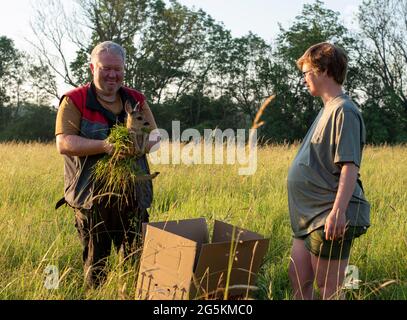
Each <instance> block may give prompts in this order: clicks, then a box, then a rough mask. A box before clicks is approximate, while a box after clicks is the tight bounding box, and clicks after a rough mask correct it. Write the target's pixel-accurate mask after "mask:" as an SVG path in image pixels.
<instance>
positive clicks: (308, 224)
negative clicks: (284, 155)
mask: <svg viewBox="0 0 407 320" xmlns="http://www.w3.org/2000/svg"><path fill="white" fill-rule="evenodd" d="M365 141H366V132H365V125H364V122H363V118H362V115H361V113H360V112H359V110H358V109H357V107H356V106H355V105H354V104H353V102H352V101H351V100H350V98H349V97H348V96H347V95H346V94H342V95H340V96H337V97H335V98H334V99H332V100H331V101H329V102H328V103H327V104H326V105H325V106H324V108H323V109H322V110H321V111H320V112H319V114H318V116H317V118H316V119H315V121H314V123H313V124H312V126H311V128H310V129H309V131H308V133H307V135H306V136H305V138H304V141H303V143H302V144H301V146H300V149H299V151H298V154H297V155H296V157H295V159H294V160H293V162H292V164H291V167H290V169H289V172H288V178H287V187H288V206H289V211H290V219H291V226H292V229H293V232H294V236H295V237H301V236H304V235H306V234H308V233H310V232H312V231H313V230H315V229H317V228H319V227H321V226H323V225H324V224H325V220H326V217H327V215H328V214H329V213H330V211H331V210H332V207H333V204H334V202H335V198H336V193H337V191H338V186H339V177H340V173H341V167H342V164H343V163H349V162H351V163H354V164H355V165H356V166H358V167H359V168H360V165H361V160H362V150H363V146H364V144H365ZM346 218H347V220H348V221H349V224H350V225H352V226H369V225H370V205H369V203H368V202H367V200H366V198H365V195H364V192H363V187H362V182H361V180H360V175H359V177H358V181H357V183H356V186H355V190H354V192H353V195H352V198H351V200H350V202H349V206H348V208H347V211H346Z"/></svg>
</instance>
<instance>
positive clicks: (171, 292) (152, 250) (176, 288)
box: [136, 225, 197, 300]
mask: <svg viewBox="0 0 407 320" xmlns="http://www.w3.org/2000/svg"><path fill="white" fill-rule="evenodd" d="M196 252H197V242H195V241H192V240H189V239H186V238H184V237H181V236H179V235H176V234H174V233H171V232H167V231H165V230H161V229H159V228H156V227H154V226H151V225H147V226H146V234H145V239H144V248H143V253H142V256H141V260H140V270H139V277H138V280H137V288H136V294H137V296H138V298H139V299H150V300H183V299H188V292H189V288H190V283H191V279H192V275H193V266H194V261H195V256H196Z"/></svg>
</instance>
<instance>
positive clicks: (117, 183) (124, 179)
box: [93, 125, 158, 203]
mask: <svg viewBox="0 0 407 320" xmlns="http://www.w3.org/2000/svg"><path fill="white" fill-rule="evenodd" d="M107 141H108V142H109V143H111V144H112V145H113V146H114V149H113V153H112V154H111V155H106V156H104V157H103V158H101V159H100V160H98V161H97V163H96V165H95V166H94V170H93V174H94V177H95V179H96V181H97V185H98V188H99V196H102V195H103V196H109V201H110V199H111V197H112V196H114V197H115V198H117V199H118V200H121V201H120V202H121V203H122V201H123V200H124V201H125V202H126V203H128V200H129V199H127V196H128V195H130V194H131V193H132V191H133V188H134V186H135V184H136V183H138V182H140V181H146V180H151V179H154V178H155V177H156V176H157V175H158V173H154V174H146V173H145V172H144V171H143V170H142V169H141V167H140V166H139V165H138V161H137V160H138V159H139V156H140V155H138V157H136V156H134V144H133V140H132V138H131V134H130V132H129V130H128V129H127V127H125V126H123V125H116V126H114V127H113V128H112V129H111V131H110V135H109V137H108V138H107Z"/></svg>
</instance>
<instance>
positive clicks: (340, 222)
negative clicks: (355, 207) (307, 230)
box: [324, 209, 347, 240]
mask: <svg viewBox="0 0 407 320" xmlns="http://www.w3.org/2000/svg"><path fill="white" fill-rule="evenodd" d="M346 228H347V221H346V214H345V212H344V211H342V212H341V211H340V210H339V209H333V210H332V211H331V212H330V213H329V215H328V217H327V218H326V221H325V228H324V231H325V240H338V239H340V238H342V237H343V235H344V234H345V231H346Z"/></svg>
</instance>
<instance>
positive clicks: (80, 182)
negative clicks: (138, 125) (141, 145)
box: [61, 83, 153, 209]
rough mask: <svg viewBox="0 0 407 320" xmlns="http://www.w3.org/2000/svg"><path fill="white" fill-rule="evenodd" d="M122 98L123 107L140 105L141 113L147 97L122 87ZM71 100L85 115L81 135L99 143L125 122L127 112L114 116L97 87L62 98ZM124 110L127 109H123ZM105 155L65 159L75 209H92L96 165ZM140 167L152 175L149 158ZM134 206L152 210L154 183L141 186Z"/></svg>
mask: <svg viewBox="0 0 407 320" xmlns="http://www.w3.org/2000/svg"><path fill="white" fill-rule="evenodd" d="M119 94H120V97H121V100H122V102H123V104H124V103H125V101H127V100H130V102H131V104H132V105H133V106H135V105H138V108H139V110H142V106H143V104H144V102H145V100H146V98H145V96H144V95H143V94H142V93H140V92H138V91H136V90H134V89H130V88H126V87H122V88H120V90H119ZM65 96H67V97H69V98H70V99H71V100H72V101H73V103H74V104H75V106H76V107H77V108H78V110H79V111H80V113H81V124H80V133H79V135H80V136H82V137H84V138H88V139H96V140H104V139H106V138H107V137H108V135H109V133H110V129H111V128H112V127H113V126H114V125H115V124H122V123H124V121H125V117H126V112H125V111H124V110H123V111H122V112H121V113H120V114H119V115H114V114H113V113H111V112H110V111H108V110H107V109H105V108H103V107H102V105H101V104H100V103H99V101H98V100H97V99H96V90H95V87H94V84H93V83H89V84H87V85H85V86H82V87H79V88H76V89H73V90H71V91H69V92H67V93H66V94H65V95H64V96H62V98H61V101H62V100H63V99H64V97H65ZM123 109H124V108H123ZM103 156H104V154H100V155H93V156H87V157H75V156H73V157H72V156H67V155H64V159H65V174H64V177H65V194H64V198H65V202H66V203H68V204H69V205H70V206H71V207H74V208H84V209H90V208H91V207H92V205H93V200H94V199H95V198H94V197H95V196H96V195H95V194H94V193H95V190H96V187H95V181H94V179H93V176H92V170H93V166H94V165H95V163H96V162H97V161H98V160H99V159H100V158H102V157H103ZM137 164H138V166H139V167H140V168H142V170H143V171H144V172H145V173H146V174H149V173H150V169H149V166H148V163H147V158H146V157H145V156H144V157H141V158H140V159H139V160H138V161H137ZM131 196H132V198H133V200H135V201H134V203H137V207H139V208H144V209H145V208H148V207H150V205H151V202H152V197H153V189H152V183H151V181H146V182H143V183H138V184H137V185H136V186H135V188H134V194H133V195H131Z"/></svg>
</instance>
